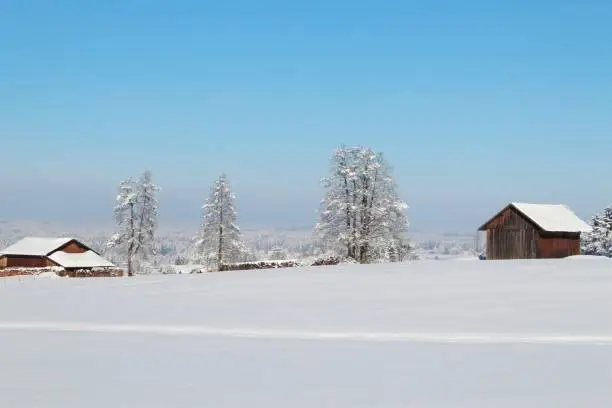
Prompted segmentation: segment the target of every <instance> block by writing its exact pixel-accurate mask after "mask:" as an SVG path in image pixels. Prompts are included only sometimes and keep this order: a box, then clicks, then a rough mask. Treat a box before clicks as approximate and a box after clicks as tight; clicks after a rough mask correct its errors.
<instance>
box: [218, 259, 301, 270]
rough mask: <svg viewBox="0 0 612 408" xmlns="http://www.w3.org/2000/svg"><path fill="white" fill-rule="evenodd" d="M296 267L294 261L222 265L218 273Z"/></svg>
mask: <svg viewBox="0 0 612 408" xmlns="http://www.w3.org/2000/svg"><path fill="white" fill-rule="evenodd" d="M296 266H298V265H297V262H296V261H259V262H241V263H233V264H223V265H221V267H220V268H219V271H246V270H251V269H275V268H294V267H296Z"/></svg>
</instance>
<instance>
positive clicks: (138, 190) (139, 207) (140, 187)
mask: <svg viewBox="0 0 612 408" xmlns="http://www.w3.org/2000/svg"><path fill="white" fill-rule="evenodd" d="M157 191H159V187H158V186H157V185H155V184H153V182H152V177H151V172H150V171H146V172H144V173H143V174H142V176H141V177H140V178H139V180H137V181H134V180H133V179H132V178H128V179H127V180H124V181H122V182H121V183H120V185H119V194H118V195H117V199H116V201H117V204H116V206H115V221H116V223H117V232H116V233H115V234H114V235H113V236H112V237H111V239H110V240H109V241H108V242H107V247H108V248H113V249H117V250H119V251H121V252H122V253H123V255H124V256H125V258H126V260H127V269H128V276H134V269H135V265H134V264H135V261H136V258H137V256H138V255H141V256H142V258H143V259H144V260H146V259H147V258H148V257H149V256H150V255H153V254H154V244H155V230H156V228H157V213H158V203H157V199H156V197H155V194H156V193H157Z"/></svg>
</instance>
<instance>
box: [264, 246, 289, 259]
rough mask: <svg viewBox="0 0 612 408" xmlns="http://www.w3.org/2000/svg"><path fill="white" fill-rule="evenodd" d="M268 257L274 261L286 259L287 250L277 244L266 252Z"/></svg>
mask: <svg viewBox="0 0 612 408" xmlns="http://www.w3.org/2000/svg"><path fill="white" fill-rule="evenodd" d="M268 259H270V260H274V261H280V260H285V259H287V251H285V250H284V249H283V248H281V247H279V246H275V247H273V248H272V249H270V252H268Z"/></svg>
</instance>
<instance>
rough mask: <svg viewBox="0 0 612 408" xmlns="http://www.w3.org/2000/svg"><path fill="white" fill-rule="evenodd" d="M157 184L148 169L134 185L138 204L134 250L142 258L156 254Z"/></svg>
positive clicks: (147, 258)
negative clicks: (135, 245)
mask: <svg viewBox="0 0 612 408" xmlns="http://www.w3.org/2000/svg"><path fill="white" fill-rule="evenodd" d="M159 190H160V188H159V186H157V185H156V184H154V183H153V178H152V175H151V172H150V171H148V170H147V171H145V172H144V173H143V174H142V175H141V176H140V179H139V180H138V183H137V185H136V194H137V195H136V197H137V198H136V202H137V204H138V208H137V215H138V231H137V235H136V237H137V247H136V251H137V252H139V253H140V255H141V256H142V258H143V259H144V260H149V258H150V257H151V256H153V255H155V254H156V251H155V245H154V244H155V231H156V230H157V216H158V213H159V203H158V201H157V197H156V194H157V192H158V191H159Z"/></svg>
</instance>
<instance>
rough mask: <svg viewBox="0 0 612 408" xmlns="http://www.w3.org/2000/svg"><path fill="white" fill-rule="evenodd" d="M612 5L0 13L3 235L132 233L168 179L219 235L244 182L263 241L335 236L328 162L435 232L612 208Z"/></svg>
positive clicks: (122, 5) (172, 194)
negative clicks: (362, 160) (127, 186)
mask: <svg viewBox="0 0 612 408" xmlns="http://www.w3.org/2000/svg"><path fill="white" fill-rule="evenodd" d="M611 21H612V2H610V1H609V0H600V1H597V0H585V1H578V0H575V1H564V0H513V1H489V0H472V1H470V0H464V1H436V0H429V1H425V0H422V1H410V0H404V1H392V0H387V1H373V0H372V1H370V0H353V1H333V0H327V1H323V0H309V1H299V2H298V1H273V0H258V1H254V0H253V1H232V0H225V1H215V2H211V1H195V0H194V1H179V0H176V1H156V0H148V1H129V0H124V1H118V0H104V1H85V0H81V1H77V0H74V1H67V0H55V1H43V0H40V1H34V0H30V1H28V0H4V1H2V2H0V153H1V154H2V161H1V163H2V165H1V167H0V169H1V170H0V172H1V173H2V177H0V191H2V198H0V218H2V219H40V220H48V221H49V220H50V221H57V222H65V221H71V220H72V221H75V222H96V223H99V222H106V221H108V222H109V223H111V222H112V206H113V204H114V203H113V200H114V197H115V192H116V188H117V184H118V183H119V181H120V180H121V179H123V178H126V177H128V176H130V175H135V176H137V175H138V174H139V173H140V172H141V171H143V170H144V169H147V168H149V169H151V170H152V171H153V175H154V178H155V179H156V180H157V181H158V183H159V184H160V185H161V186H162V188H163V192H162V193H161V195H160V201H161V213H162V221H163V222H164V223H166V224H177V225H179V224H189V223H192V224H193V223H195V224H197V223H199V215H200V205H201V204H202V202H203V200H204V199H205V198H206V196H207V194H208V191H209V185H210V184H211V182H212V181H213V180H214V179H215V178H216V177H217V176H218V175H219V174H220V173H221V172H223V171H224V172H226V173H227V175H228V177H229V178H230V181H232V184H233V186H234V189H235V193H236V195H237V196H238V202H237V206H238V209H239V212H240V213H239V216H240V219H241V221H242V223H243V224H245V225H247V226H257V225H262V226H288V225H295V226H302V225H310V224H312V223H313V221H314V217H315V213H314V211H315V209H316V208H317V207H318V203H319V200H320V198H321V194H322V190H321V188H320V185H319V180H320V178H321V177H323V176H325V174H326V171H327V167H328V159H329V156H330V154H331V152H332V151H333V149H334V148H336V147H337V146H339V145H341V144H348V145H370V146H372V147H373V148H375V149H377V150H379V151H382V152H383V153H385V155H386V156H387V158H388V159H389V161H390V162H391V164H392V165H393V166H394V168H395V174H396V177H397V181H398V183H399V186H400V189H401V193H402V196H403V197H404V198H405V199H406V201H407V202H408V203H409V205H410V206H411V208H410V210H409V215H410V217H411V220H412V224H413V226H414V228H415V229H420V230H427V229H431V230H446V231H457V230H462V231H463V230H470V231H473V230H475V229H476V228H477V227H478V226H479V225H480V224H481V223H482V222H483V221H485V220H486V218H488V217H489V216H490V215H492V214H491V213H492V212H495V211H496V210H497V209H499V208H500V207H501V206H503V205H504V204H505V203H507V202H509V201H532V202H544V203H548V202H551V203H566V204H569V205H570V206H571V207H572V208H574V209H575V210H576V211H577V212H578V213H579V215H582V216H584V217H585V218H587V217H590V215H591V213H592V212H593V211H598V210H600V208H601V207H602V206H605V205H607V204H609V203H610V202H612V187H611V186H610V182H609V180H610V174H611V173H612V172H611V170H612V159H611V157H612V156H611V155H610V150H611V146H612V41H611V39H612V24H611V23H610V22H611Z"/></svg>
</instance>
